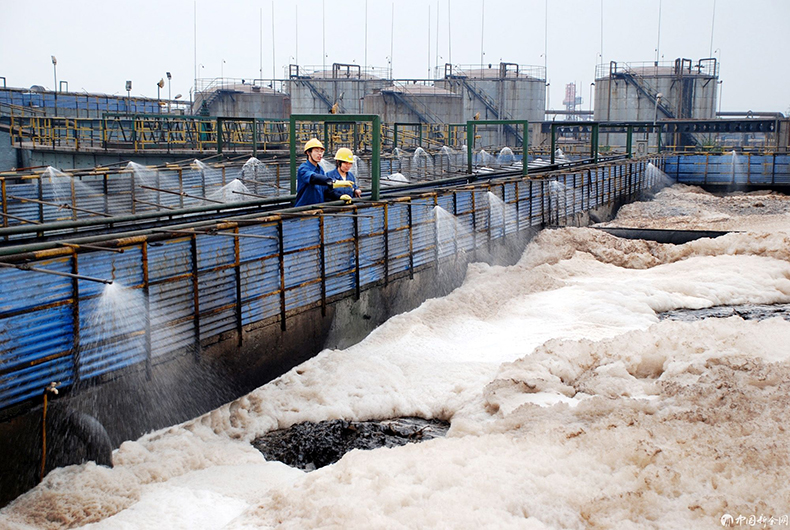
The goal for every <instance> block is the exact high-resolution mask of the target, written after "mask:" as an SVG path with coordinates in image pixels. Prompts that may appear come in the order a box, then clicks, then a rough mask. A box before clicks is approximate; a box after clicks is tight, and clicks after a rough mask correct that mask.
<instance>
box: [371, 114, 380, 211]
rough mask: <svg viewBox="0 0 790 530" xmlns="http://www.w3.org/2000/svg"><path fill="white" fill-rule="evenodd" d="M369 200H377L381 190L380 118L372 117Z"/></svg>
mask: <svg viewBox="0 0 790 530" xmlns="http://www.w3.org/2000/svg"><path fill="white" fill-rule="evenodd" d="M370 164H371V166H373V167H371V168H370V178H371V186H372V188H373V189H372V190H371V199H373V200H374V201H377V200H379V195H380V193H379V191H380V189H381V118H380V117H379V116H378V115H374V116H373V156H372V160H371V162H370Z"/></svg>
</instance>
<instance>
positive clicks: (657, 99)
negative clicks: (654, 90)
mask: <svg viewBox="0 0 790 530" xmlns="http://www.w3.org/2000/svg"><path fill="white" fill-rule="evenodd" d="M663 97H664V94H662V93H661V92H659V93H658V94H656V106H655V108H654V109H653V131H656V122H657V121H658V104H659V103H661V98H663ZM656 132H657V133H658V136H657V137H656V138H657V139H658V140H657V142H656V146H657V147H656V148H657V150H658V152H659V153H660V152H661V131H656Z"/></svg>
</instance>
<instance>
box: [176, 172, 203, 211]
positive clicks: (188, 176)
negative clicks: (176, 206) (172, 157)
mask: <svg viewBox="0 0 790 530" xmlns="http://www.w3.org/2000/svg"><path fill="white" fill-rule="evenodd" d="M181 179H182V180H183V186H184V193H186V194H187V195H194V196H197V197H202V196H203V173H202V172H201V171H200V170H198V169H194V168H191V169H185V170H183V171H182V173H181ZM199 202H202V201H198V200H196V199H190V198H189V197H184V206H195V205H196V204H198V203H199Z"/></svg>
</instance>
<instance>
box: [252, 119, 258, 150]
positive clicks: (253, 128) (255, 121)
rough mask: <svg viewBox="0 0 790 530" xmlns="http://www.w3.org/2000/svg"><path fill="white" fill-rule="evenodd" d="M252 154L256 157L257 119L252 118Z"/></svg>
mask: <svg viewBox="0 0 790 530" xmlns="http://www.w3.org/2000/svg"><path fill="white" fill-rule="evenodd" d="M252 156H254V157H255V158H258V120H256V119H255V118H253V119H252Z"/></svg>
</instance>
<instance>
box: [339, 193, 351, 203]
mask: <svg viewBox="0 0 790 530" xmlns="http://www.w3.org/2000/svg"><path fill="white" fill-rule="evenodd" d="M340 200H341V201H344V202H345V203H346V204H351V196H350V195H347V194H345V193H344V194H343V195H341V196H340Z"/></svg>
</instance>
